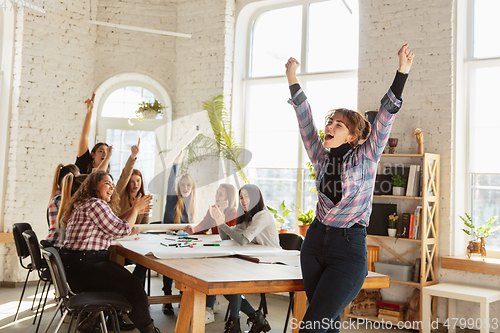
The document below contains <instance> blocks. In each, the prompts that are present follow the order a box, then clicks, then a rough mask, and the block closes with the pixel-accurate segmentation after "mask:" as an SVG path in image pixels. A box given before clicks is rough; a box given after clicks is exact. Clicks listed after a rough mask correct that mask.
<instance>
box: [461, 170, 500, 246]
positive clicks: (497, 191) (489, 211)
mask: <svg viewBox="0 0 500 333" xmlns="http://www.w3.org/2000/svg"><path fill="white" fill-rule="evenodd" d="M460 215H461V214H460ZM462 216H463V215H462ZM492 216H497V217H499V216H500V175H491V174H482V175H473V176H472V221H474V223H475V224H476V228H477V227H481V226H483V225H484V223H485V222H486V221H487V220H489V219H490V218H491V217H492ZM499 224H500V221H498V220H497V222H496V223H495V224H494V225H493V226H497V225H499ZM486 248H487V249H490V250H495V251H500V232H496V233H494V234H493V235H491V236H489V237H488V239H487V241H486Z"/></svg>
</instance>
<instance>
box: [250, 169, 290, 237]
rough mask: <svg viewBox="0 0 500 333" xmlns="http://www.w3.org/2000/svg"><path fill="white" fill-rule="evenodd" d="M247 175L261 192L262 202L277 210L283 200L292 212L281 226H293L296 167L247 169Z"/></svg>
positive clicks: (287, 227) (279, 210)
mask: <svg viewBox="0 0 500 333" xmlns="http://www.w3.org/2000/svg"><path fill="white" fill-rule="evenodd" d="M248 176H249V177H250V179H252V183H253V184H255V185H257V186H258V187H259V188H260V191H261V192H262V197H263V198H264V203H265V204H266V205H269V206H271V207H273V208H275V209H277V210H278V214H279V215H281V213H282V211H281V209H278V208H279V207H280V205H281V203H282V202H283V200H284V201H285V206H286V208H288V209H290V210H291V211H292V212H291V213H290V214H288V215H287V216H286V217H285V218H284V220H286V222H284V223H283V226H284V227H285V228H286V229H294V227H295V206H294V205H293V204H294V203H295V194H296V192H297V188H296V186H297V170H296V169H254V168H249V169H248Z"/></svg>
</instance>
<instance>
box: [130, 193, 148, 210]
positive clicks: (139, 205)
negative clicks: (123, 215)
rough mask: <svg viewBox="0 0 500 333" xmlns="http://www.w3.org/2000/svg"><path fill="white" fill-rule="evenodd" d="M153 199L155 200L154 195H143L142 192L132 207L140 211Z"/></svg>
mask: <svg viewBox="0 0 500 333" xmlns="http://www.w3.org/2000/svg"><path fill="white" fill-rule="evenodd" d="M151 200H153V196H151V195H144V196H143V195H142V194H139V195H138V196H137V197H136V198H135V200H134V202H133V203H132V208H134V209H136V210H137V212H140V211H141V210H143V209H145V208H146V207H148V206H149V205H151Z"/></svg>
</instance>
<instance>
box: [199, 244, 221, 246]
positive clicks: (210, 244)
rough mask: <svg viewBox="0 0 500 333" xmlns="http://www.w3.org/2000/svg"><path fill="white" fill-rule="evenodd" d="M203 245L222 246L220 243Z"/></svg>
mask: <svg viewBox="0 0 500 333" xmlns="http://www.w3.org/2000/svg"><path fill="white" fill-rule="evenodd" d="M203 246H220V244H203Z"/></svg>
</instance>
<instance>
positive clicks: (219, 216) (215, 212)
mask: <svg viewBox="0 0 500 333" xmlns="http://www.w3.org/2000/svg"><path fill="white" fill-rule="evenodd" d="M208 210H209V211H210V216H211V217H212V218H213V219H214V220H215V223H216V224H217V225H221V224H224V223H226V216H225V215H224V213H222V212H221V210H220V209H219V207H217V205H212V206H210V207H208Z"/></svg>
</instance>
